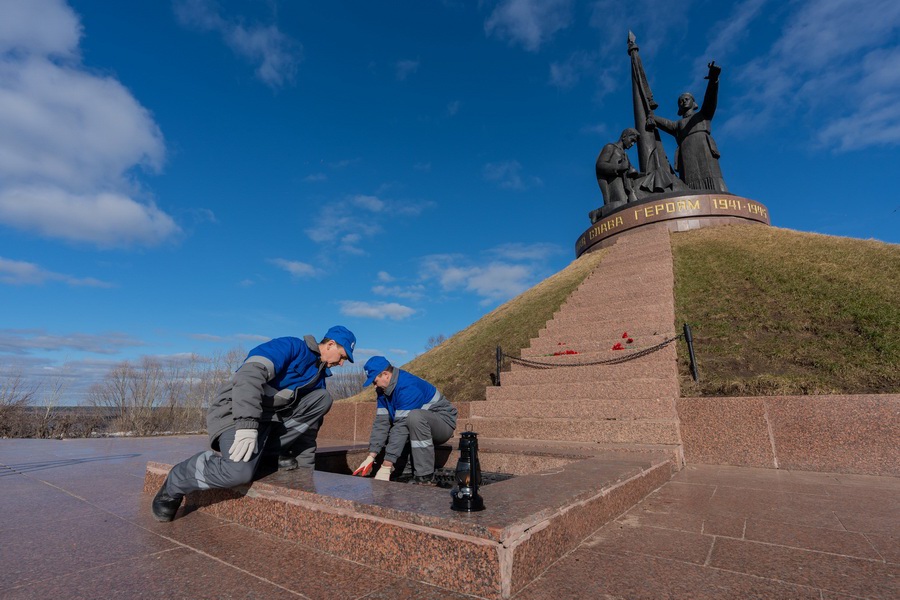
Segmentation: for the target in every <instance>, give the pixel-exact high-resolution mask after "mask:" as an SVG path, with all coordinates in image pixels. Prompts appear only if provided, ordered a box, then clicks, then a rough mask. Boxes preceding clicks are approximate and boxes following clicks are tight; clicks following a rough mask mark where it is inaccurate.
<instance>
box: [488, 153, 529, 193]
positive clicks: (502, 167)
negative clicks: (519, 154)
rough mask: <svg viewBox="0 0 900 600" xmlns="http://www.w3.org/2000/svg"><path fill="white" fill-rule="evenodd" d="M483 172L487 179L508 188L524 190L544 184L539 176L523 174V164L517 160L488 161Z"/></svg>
mask: <svg viewBox="0 0 900 600" xmlns="http://www.w3.org/2000/svg"><path fill="white" fill-rule="evenodd" d="M482 172H483V174H484V178H485V179H487V180H488V181H493V182H495V183H497V185H499V186H500V187H501V188H503V189H507V190H517V191H523V190H527V189H529V188H532V187H535V186H540V185H542V184H543V182H542V181H541V180H540V179H539V178H537V177H528V176H523V175H522V165H521V164H520V163H519V161H517V160H506V161H502V162H498V163H488V164H486V165H484V169H483V171H482Z"/></svg>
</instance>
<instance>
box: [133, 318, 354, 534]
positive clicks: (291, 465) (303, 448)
mask: <svg viewBox="0 0 900 600" xmlns="http://www.w3.org/2000/svg"><path fill="white" fill-rule="evenodd" d="M355 346H356V336H354V335H353V333H352V332H351V331H350V330H349V329H347V328H346V327H341V326H340V325H338V326H335V327H332V328H331V329H329V330H328V332H327V333H326V334H325V337H324V338H322V340H321V341H319V342H317V341H316V338H314V337H313V336H311V335H308V336H306V337H304V338H302V339H301V338H296V337H282V338H276V339H273V340H270V341H268V342H266V343H264V344H261V345H259V346H257V347H256V348H254V349H253V350H251V351H250V353H249V354H248V355H247V358H246V359H244V362H243V364H242V365H241V366H240V368H238V370H237V371H236V372H235V374H234V376H233V377H232V378H231V381H230V382H228V383H227V384H225V385H224V386H222V388H221V389H220V390H219V391H218V393H217V395H216V398H215V400H213V402H212V404H211V405H210V407H209V410H208V411H207V415H206V425H207V427H206V429H207V432H208V433H209V445H210V448H212V450H218V451H219V452H218V453H217V452H213V451H212V450H208V451H206V452H201V453H199V454H196V455H194V456H192V457H191V458H189V459H187V460H186V461H183V462H181V463H178V464H177V465H175V466H174V467H172V470H171V471H170V472H169V475H168V477H166V480H165V481H164V482H163V485H162V487H160V488H159V492H158V493H157V494H156V497H155V498H154V499H153V503H152V506H151V509H152V511H153V516H154V517H155V518H156V519H157V520H158V521H171V520H172V519H174V518H175V513H176V512H177V511H178V507H179V506H180V505H181V501H182V498H184V496H185V494H189V493H191V492H194V491H197V490H205V489H210V488H230V487H234V486H237V485H242V484H245V483H249V482H250V481H252V480H253V476H254V474H255V473H256V470H257V467H258V466H259V463H260V458H261V457H262V456H263V455H264V454H266V455H275V454H278V455H279V459H278V468H279V469H280V470H290V469H295V468H297V467H305V468H308V469H312V468H313V467H315V453H316V436H317V434H318V431H319V426H320V425H321V424H322V418H323V417H324V416H325V413H327V412H328V411H329V410H330V409H331V404H332V399H331V395H330V394H329V393H328V391H327V390H326V389H325V378H326V377H330V376H331V371H330V368H331V367H336V366H340V365H343V364H344V361H350V362H353V349H354V347H355Z"/></svg>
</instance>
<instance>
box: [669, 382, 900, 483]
mask: <svg viewBox="0 0 900 600" xmlns="http://www.w3.org/2000/svg"><path fill="white" fill-rule="evenodd" d="M676 408H677V411H678V417H679V419H680V421H681V440H682V443H683V444H684V460H685V462H686V463H687V464H691V463H701V464H727V465H736V466H744V467H764V468H772V469H793V470H803V471H825V472H837V473H860V474H868V475H890V476H894V477H898V476H900V394H878V395H858V396H764V397H747V398H679V399H677V401H676Z"/></svg>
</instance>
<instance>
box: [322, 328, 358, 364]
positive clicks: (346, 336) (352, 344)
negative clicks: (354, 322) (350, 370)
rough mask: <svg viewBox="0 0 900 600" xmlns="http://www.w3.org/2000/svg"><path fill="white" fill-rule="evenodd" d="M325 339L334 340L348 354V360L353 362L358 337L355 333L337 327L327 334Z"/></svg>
mask: <svg viewBox="0 0 900 600" xmlns="http://www.w3.org/2000/svg"><path fill="white" fill-rule="evenodd" d="M325 337H327V338H328V339H329V340H334V341H335V342H337V343H338V344H340V345H341V346H342V347H343V348H344V352H346V353H347V360H349V361H350V362H353V349H354V348H356V336H355V335H353V332H352V331H350V330H349V329H347V328H346V327H343V326H341V325H335V326H334V327H332V328H331V329H329V330H328V331H326V332H325Z"/></svg>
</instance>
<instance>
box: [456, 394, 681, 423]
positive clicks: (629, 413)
mask: <svg viewBox="0 0 900 600" xmlns="http://www.w3.org/2000/svg"><path fill="white" fill-rule="evenodd" d="M490 389H491V388H488V390H490ZM496 389H497V390H504V388H496ZM504 391H510V390H504ZM512 391H516V390H512ZM545 398H546V399H545ZM469 410H470V412H469V416H470V417H472V418H476V417H479V418H480V417H495V418H504V419H510V418H512V419H519V418H534V419H541V418H546V417H552V418H556V419H588V420H591V421H600V420H604V419H613V420H635V419H674V418H675V417H676V413H675V398H674V397H673V396H669V397H667V398H618V399H613V398H606V397H601V396H593V397H587V396H582V397H577V396H572V397H569V398H562V397H549V398H547V397H546V396H541V395H521V396H519V397H518V398H517V399H510V400H495V399H494V398H491V397H489V398H488V400H487V401H486V402H473V403H472V404H471V405H470V406H469Z"/></svg>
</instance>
